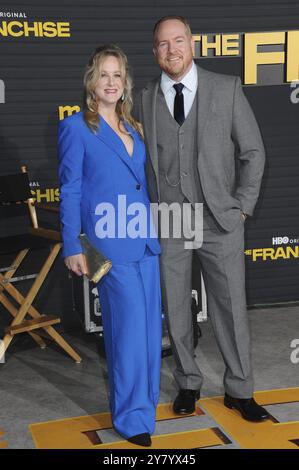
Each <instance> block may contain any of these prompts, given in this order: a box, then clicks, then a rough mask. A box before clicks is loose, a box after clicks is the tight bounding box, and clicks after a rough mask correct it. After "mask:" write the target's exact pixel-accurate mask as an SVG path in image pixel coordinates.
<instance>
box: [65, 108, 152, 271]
mask: <svg viewBox="0 0 299 470" xmlns="http://www.w3.org/2000/svg"><path fill="white" fill-rule="evenodd" d="M125 125H126V128H127V130H128V131H129V132H130V133H131V135H132V137H133V139H134V150H133V156H132V157H130V156H129V155H128V153H127V150H126V147H125V145H124V143H123V142H122V140H121V139H120V137H119V136H118V135H117V134H116V132H114V130H113V129H112V128H111V127H110V126H109V125H108V124H107V122H106V121H105V120H104V119H103V118H102V116H100V117H99V128H98V130H97V132H96V133H95V134H94V133H93V132H92V131H91V130H90V129H89V128H88V126H87V125H86V123H85V121H84V118H83V113H82V112H79V113H77V114H74V115H72V116H70V117H68V118H66V119H64V120H63V121H60V123H59V129H58V154H59V179H60V214H61V216H60V217H61V223H62V239H63V251H62V255H63V257H66V256H70V255H74V254H78V253H82V248H81V243H80V240H79V239H78V235H79V234H80V233H81V232H84V233H86V235H87V237H88V238H89V240H90V242H91V243H92V244H93V245H94V246H95V248H98V249H99V250H100V251H101V252H102V253H103V254H104V255H105V256H106V257H108V258H109V259H111V261H112V262H114V263H125V262H131V261H138V260H140V259H141V258H142V256H143V254H144V251H145V247H146V245H148V246H149V248H150V249H151V251H152V252H153V253H154V254H158V253H160V245H159V242H158V240H157V237H150V236H149V234H150V230H149V219H150V217H151V215H150V214H151V212H150V201H149V196H148V192H147V185H146V177H145V160H146V151H145V146H144V143H143V140H142V139H141V137H140V135H139V134H138V132H136V131H135V129H133V128H132V127H131V126H129V125H128V124H125ZM119 195H122V196H121V198H122V201H123V202H122V203H123V204H124V200H125V202H126V206H127V207H128V205H129V204H132V203H143V204H144V206H145V207H146V217H147V222H148V224H147V225H148V227H147V233H146V234H143V235H142V237H140V236H139V237H138V236H137V238H130V237H128V236H127V235H126V234H125V235H124V234H121V235H120V236H118V235H119V233H118V220H117V215H118V213H119V212H118V209H117V207H118V196H119ZM124 198H125V199H124ZM101 203H108V205H109V204H111V206H110V208H111V207H114V208H115V214H116V217H115V218H113V220H115V219H116V220H115V238H109V237H107V236H106V237H105V238H99V233H98V231H96V227H99V224H102V228H103V227H104V231H105V224H104V223H102V222H103V221H104V219H103V220H102V222H101V221H100V219H101V218H102V217H105V216H107V212H105V211H102V213H101V214H100V213H99V207H98V209H97V210H96V208H97V206H98V205H99V204H101ZM124 213H126V210H125V212H124ZM110 214H111V212H110ZM134 215H135V216H136V215H137V213H135V214H134V213H133V212H132V213H131V215H127V214H126V224H127V223H129V222H130V220H132V223H133V225H134V221H133V219H134ZM135 221H136V219H135ZM106 226H107V224H106ZM109 227H110V228H111V227H112V226H111V224H110V225H109ZM112 228H113V227H112ZM137 229H138V227H137ZM102 232H103V231H102ZM101 236H102V235H101Z"/></svg>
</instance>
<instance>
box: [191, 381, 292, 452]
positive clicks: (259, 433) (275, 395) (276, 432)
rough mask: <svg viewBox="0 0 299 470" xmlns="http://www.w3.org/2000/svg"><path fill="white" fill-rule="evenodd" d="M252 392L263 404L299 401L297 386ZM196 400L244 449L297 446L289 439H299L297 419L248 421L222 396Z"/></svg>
mask: <svg viewBox="0 0 299 470" xmlns="http://www.w3.org/2000/svg"><path fill="white" fill-rule="evenodd" d="M254 396H255V399H256V401H257V403H259V404H260V405H264V406H267V405H273V404H282V403H292V402H299V388H289V389H281V390H268V391H267V390H266V391H262V392H256V393H255V394H254ZM199 404H200V405H202V407H203V408H204V410H205V411H206V412H207V413H208V414H209V415H210V416H212V417H213V418H214V420H215V421H216V422H217V423H218V424H219V425H220V426H221V427H222V428H223V429H224V430H225V432H227V433H228V436H231V438H233V439H234V440H235V441H237V442H238V443H239V445H240V446H241V447H242V448H244V449H298V450H299V447H298V446H297V445H296V444H295V443H293V442H290V440H292V439H293V440H295V439H299V421H293V422H287V423H274V422H273V421H270V420H267V421H264V422H261V423H251V422H249V421H245V420H244V419H242V418H241V416H240V414H239V413H238V412H237V411H236V410H229V409H228V408H226V407H225V406H224V405H223V397H214V398H203V399H201V400H200V401H199ZM298 406H299V403H298Z"/></svg>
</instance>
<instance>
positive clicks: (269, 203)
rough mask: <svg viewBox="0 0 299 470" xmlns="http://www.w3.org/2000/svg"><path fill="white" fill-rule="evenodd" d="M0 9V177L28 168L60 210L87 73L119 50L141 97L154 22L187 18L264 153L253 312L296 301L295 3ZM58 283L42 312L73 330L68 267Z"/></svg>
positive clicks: (100, 1) (18, 227)
mask: <svg viewBox="0 0 299 470" xmlns="http://www.w3.org/2000/svg"><path fill="white" fill-rule="evenodd" d="M0 8H1V11H0V48H1V68H0V119H1V126H0V149H1V150H0V152H1V153H0V174H7V173H10V172H16V171H18V169H19V168H20V166H21V165H26V166H27V167H28V171H29V174H30V181H31V190H32V195H33V197H34V198H35V199H36V200H37V201H38V202H47V203H50V204H53V205H57V204H58V202H59V188H58V180H57V150H56V141H57V124H58V121H59V120H60V119H63V118H64V117H66V116H68V115H70V114H72V113H74V112H77V111H79V110H80V109H81V106H82V89H83V87H82V78H83V73H84V68H85V65H86V63H87V60H88V58H89V56H90V54H91V53H92V51H93V50H94V48H95V47H96V46H98V45H100V44H103V43H110V42H113V43H116V44H118V45H119V46H121V47H122V48H123V49H124V51H125V52H126V54H127V55H128V58H129V62H130V66H131V68H132V71H133V77H134V83H135V89H136V90H137V91H138V90H139V89H140V88H142V87H143V86H144V85H145V84H146V83H147V81H149V80H150V79H152V78H154V77H155V76H157V74H159V69H158V67H157V65H156V64H155V61H154V58H153V54H152V29H153V25H154V23H155V22H156V21H157V19H159V18H160V17H161V16H164V15H169V14H178V15H183V16H185V17H186V18H187V19H188V20H189V22H190V24H191V29H192V33H193V35H194V39H195V41H196V51H195V61H196V62H197V63H199V64H200V65H201V66H202V67H205V68H207V69H209V70H212V71H215V72H221V73H227V74H233V75H239V76H240V77H241V79H242V83H243V86H244V92H245V94H246V96H247V98H248V100H249V102H250V104H251V106H252V108H253V110H254V112H255V115H256V118H257V121H258V123H259V125H260V128H261V132H262V135H263V139H264V143H265V147H266V154H267V163H266V169H265V174H264V178H263V184H262V189H261V194H260V198H259V201H258V204H257V207H256V211H255V215H254V217H252V218H250V219H249V220H248V221H247V222H246V250H245V257H246V279H247V301H248V305H256V304H268V303H279V302H286V301H297V300H299V289H298V278H299V265H298V258H299V217H298V215H299V76H298V75H299V3H298V1H288V2H287V3H284V2H281V1H279V0H263V1H260V0H248V1H247V2H246V3H245V4H244V2H242V0H230V1H226V0H209V2H206V1H204V0H197V1H191V0H186V1H184V2H181V1H177V0H172V1H167V0H161V1H159V2H157V1H151V0H146V1H143V2H140V1H137V0H126V1H124V2H121V1H120V0H118V1H117V0H109V1H108V0H61V1H59V2H58V1H55V0H54V1H50V0H43V1H42V2H40V1H39V0H30V1H29V0H27V1H25V0H19V1H18V2H9V3H7V4H6V5H2V7H0ZM0 216H1V213H0ZM0 220H1V219H0ZM48 223H50V222H48ZM23 224H24V217H23V216H21V215H20V216H19V217H18V218H17V219H14V220H13V219H12V220H11V221H9V222H7V223H5V224H4V223H3V222H1V227H0V235H6V234H8V233H11V232H16V231H19V232H21V231H22V228H23ZM194 272H197V271H196V270H195V271H194ZM55 274H56V275H55V276H54V277H52V281H49V283H50V284H49V286H48V287H49V289H50V290H49V289H48V290H47V293H45V294H43V295H41V298H40V299H39V302H40V303H42V304H43V306H44V307H45V309H46V310H49V309H51V311H59V312H60V313H62V316H63V317H64V318H65V319H66V321H68V320H69V321H70V322H71V321H72V318H73V317H72V312H71V293H70V292H71V291H70V284H69V280H68V278H67V273H66V270H65V269H64V266H63V263H62V261H61V260H60V261H59V262H58V263H57V265H56V267H55ZM194 282H195V284H196V283H197V282H198V279H195V280H194ZM49 292H50V295H49Z"/></svg>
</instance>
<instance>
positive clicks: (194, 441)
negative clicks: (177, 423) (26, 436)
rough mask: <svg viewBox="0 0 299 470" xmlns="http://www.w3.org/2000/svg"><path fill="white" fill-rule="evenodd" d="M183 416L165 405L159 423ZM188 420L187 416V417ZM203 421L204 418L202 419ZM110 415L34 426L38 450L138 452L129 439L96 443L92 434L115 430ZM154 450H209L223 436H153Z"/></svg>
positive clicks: (201, 433)
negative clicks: (208, 447) (98, 431)
mask: <svg viewBox="0 0 299 470" xmlns="http://www.w3.org/2000/svg"><path fill="white" fill-rule="evenodd" d="M201 414H203V412H202V410H201V409H200V408H199V407H198V406H197V409H196V413H194V414H193V415H191V416H196V415H201ZM181 418H182V417H181V416H178V415H175V414H174V413H173V412H172V404H170V403H166V404H161V405H159V406H158V408H157V421H162V420H173V419H181ZM184 418H185V416H184ZM199 419H200V418H199ZM111 426H112V423H111V415H110V413H100V414H95V415H92V416H79V417H76V418H67V419H63V420H56V421H49V422H45V423H36V424H31V425H30V426H29V429H30V431H31V433H32V436H33V440H34V443H35V446H36V448H38V449H135V448H137V446H135V445H134V444H130V443H129V442H127V441H126V440H119V441H117V442H111V443H105V444H93V442H92V440H91V439H90V435H92V434H93V435H94V439H95V442H96V435H95V433H94V432H93V431H95V430H101V429H109V428H111ZM120 439H121V438H120ZM152 441H153V444H152V447H151V448H154V449H163V448H164V449H165V448H169V449H171V448H173V449H183V448H184V449H192V448H195V447H206V446H215V445H222V444H223V443H224V442H223V440H222V436H221V432H220V435H219V433H218V432H217V430H216V431H215V430H214V429H213V428H210V429H200V430H192V431H185V432H180V433H174V434H163V435H161V436H154V437H152ZM138 448H140V447H138Z"/></svg>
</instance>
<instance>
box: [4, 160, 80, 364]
mask: <svg viewBox="0 0 299 470" xmlns="http://www.w3.org/2000/svg"><path fill="white" fill-rule="evenodd" d="M21 170H22V172H23V173H27V169H26V167H25V166H23V167H21ZM25 203H26V204H27V205H28V210H29V214H30V218H31V222H32V228H30V232H31V233H32V234H33V235H36V236H38V237H45V238H47V239H49V238H50V239H52V240H53V245H52V246H51V249H50V253H49V255H48V256H47V258H46V260H45V262H44V263H43V265H42V268H41V270H40V271H39V273H38V274H37V275H29V276H21V277H17V278H13V276H14V274H15V272H16V271H17V269H18V268H19V267H20V265H21V263H22V262H23V260H24V258H25V257H26V255H27V254H28V253H29V252H30V248H26V249H23V250H20V251H19V252H18V254H17V256H16V257H15V259H14V261H13V262H12V264H11V265H10V266H8V267H6V268H2V269H1V270H0V302H1V304H2V305H3V306H4V307H5V308H6V309H7V310H8V311H9V313H10V314H11V315H12V316H13V317H14V319H13V321H12V323H11V324H10V326H9V327H7V328H6V329H5V336H4V338H3V340H2V347H1V348H0V361H1V359H2V357H3V354H4V353H5V351H6V350H7V348H8V346H9V345H10V343H11V341H12V340H13V338H14V336H15V335H16V334H19V333H24V332H27V333H28V334H29V335H30V336H31V337H32V338H33V340H34V341H35V342H36V343H37V344H38V345H39V346H40V348H42V349H44V348H45V347H46V343H45V341H44V340H43V337H44V338H48V339H52V340H54V341H55V343H57V344H58V345H59V346H60V347H61V348H62V349H63V350H64V351H65V352H66V353H67V354H68V355H69V356H70V357H71V358H72V359H74V360H75V361H76V362H77V363H80V362H81V360H82V359H81V357H80V356H79V355H78V354H77V353H76V351H74V349H73V348H72V347H71V346H70V345H69V343H68V342H67V341H65V340H64V339H63V337H62V336H61V335H60V334H59V333H58V332H57V331H56V330H55V328H54V327H53V325H55V324H57V323H60V318H59V317H57V316H54V315H43V314H41V313H40V312H39V311H38V310H37V309H36V308H35V307H34V306H33V305H32V304H33V301H34V299H35V298H36V296H37V294H38V292H39V290H40V289H41V287H42V285H43V282H44V281H45V279H46V277H47V275H48V273H49V271H50V269H51V267H52V266H53V264H54V262H55V260H56V258H57V256H58V254H59V252H60V250H61V247H62V243H61V235H60V233H59V232H58V231H55V230H50V229H44V228H41V227H39V226H38V219H37V212H36V207H38V208H41V209H44V210H50V211H55V212H56V211H57V212H58V211H59V209H58V208H54V207H51V206H47V205H45V204H41V205H38V204H36V203H35V202H34V200H33V198H29V199H27V201H25ZM3 272H4V274H3ZM30 277H31V278H34V282H33V284H32V285H31V287H30V289H29V291H28V293H27V294H26V295H25V296H23V295H22V294H21V293H20V292H19V291H18V290H17V289H16V288H15V287H14V285H13V282H14V281H21V280H23V279H28V278H30ZM7 294H9V296H10V297H12V298H13V299H14V301H15V302H16V303H17V304H18V305H19V307H18V308H17V307H15V305H14V304H13V303H12V302H11V300H10V299H9V298H8V297H7ZM26 315H29V317H30V319H26V318H25V317H26ZM35 330H37V331H35Z"/></svg>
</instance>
